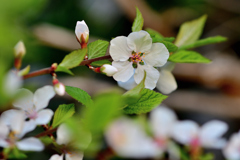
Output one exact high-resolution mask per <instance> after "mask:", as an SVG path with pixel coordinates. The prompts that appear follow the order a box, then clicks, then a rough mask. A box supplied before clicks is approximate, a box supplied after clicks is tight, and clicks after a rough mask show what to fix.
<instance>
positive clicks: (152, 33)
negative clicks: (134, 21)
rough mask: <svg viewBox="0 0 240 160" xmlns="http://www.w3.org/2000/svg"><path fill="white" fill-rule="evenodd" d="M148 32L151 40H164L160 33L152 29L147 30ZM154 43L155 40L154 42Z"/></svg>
mask: <svg viewBox="0 0 240 160" xmlns="http://www.w3.org/2000/svg"><path fill="white" fill-rule="evenodd" d="M146 31H147V32H148V33H149V34H150V36H151V38H152V39H154V38H156V39H159V38H164V37H163V36H162V35H161V34H160V33H158V32H157V31H155V30H153V29H151V28H147V29H146ZM153 43H154V40H153Z"/></svg>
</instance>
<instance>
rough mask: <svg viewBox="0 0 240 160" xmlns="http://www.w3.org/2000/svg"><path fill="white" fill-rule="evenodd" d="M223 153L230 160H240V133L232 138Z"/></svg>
mask: <svg viewBox="0 0 240 160" xmlns="http://www.w3.org/2000/svg"><path fill="white" fill-rule="evenodd" d="M223 153H224V156H225V157H226V158H227V159H229V160H239V159H240V131H239V132H238V133H234V134H233V135H232V136H231V138H230V140H229V142H228V144H227V146H226V147H225V148H224V149H223Z"/></svg>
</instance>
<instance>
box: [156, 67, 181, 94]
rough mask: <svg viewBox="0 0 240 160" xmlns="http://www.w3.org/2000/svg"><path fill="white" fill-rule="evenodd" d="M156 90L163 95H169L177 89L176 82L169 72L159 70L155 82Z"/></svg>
mask: <svg viewBox="0 0 240 160" xmlns="http://www.w3.org/2000/svg"><path fill="white" fill-rule="evenodd" d="M157 89H158V90H159V91H160V92H162V93H163V94H170V93H171V92H173V91H174V90H176V89H177V82H176V80H175V78H174V76H173V74H172V72H171V71H168V70H164V69H163V70H161V69H160V76H159V79H158V81H157Z"/></svg>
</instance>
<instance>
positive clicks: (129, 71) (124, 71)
mask: <svg viewBox="0 0 240 160" xmlns="http://www.w3.org/2000/svg"><path fill="white" fill-rule="evenodd" d="M112 65H113V66H114V67H115V68H117V70H118V72H117V73H115V74H114V75H113V78H114V79H115V80H116V81H122V82H126V81H127V80H129V79H130V78H131V76H132V75H133V73H134V68H133V66H132V63H131V62H128V61H125V62H116V61H113V62H112Z"/></svg>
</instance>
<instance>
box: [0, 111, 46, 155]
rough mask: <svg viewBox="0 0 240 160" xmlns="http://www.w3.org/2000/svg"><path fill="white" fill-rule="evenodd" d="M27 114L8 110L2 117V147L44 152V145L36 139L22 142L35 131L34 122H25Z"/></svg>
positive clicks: (0, 124) (0, 143)
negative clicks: (25, 136) (29, 133)
mask: <svg viewBox="0 0 240 160" xmlns="http://www.w3.org/2000/svg"><path fill="white" fill-rule="evenodd" d="M24 119H25V114H24V112H23V111H21V110H14V109H11V110H7V111H5V112H3V113H2V115H1V117H0V146H1V147H3V148H11V147H15V146H16V147H17V148H18V149H19V150H24V151H42V150H43V149H44V145H43V144H42V142H41V141H40V140H38V139H37V138H34V137H30V138H24V139H22V140H20V139H21V138H22V137H23V136H24V135H25V134H26V133H27V132H30V131H32V130H34V128H35V125H34V124H33V123H32V122H30V121H29V122H25V121H24Z"/></svg>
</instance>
